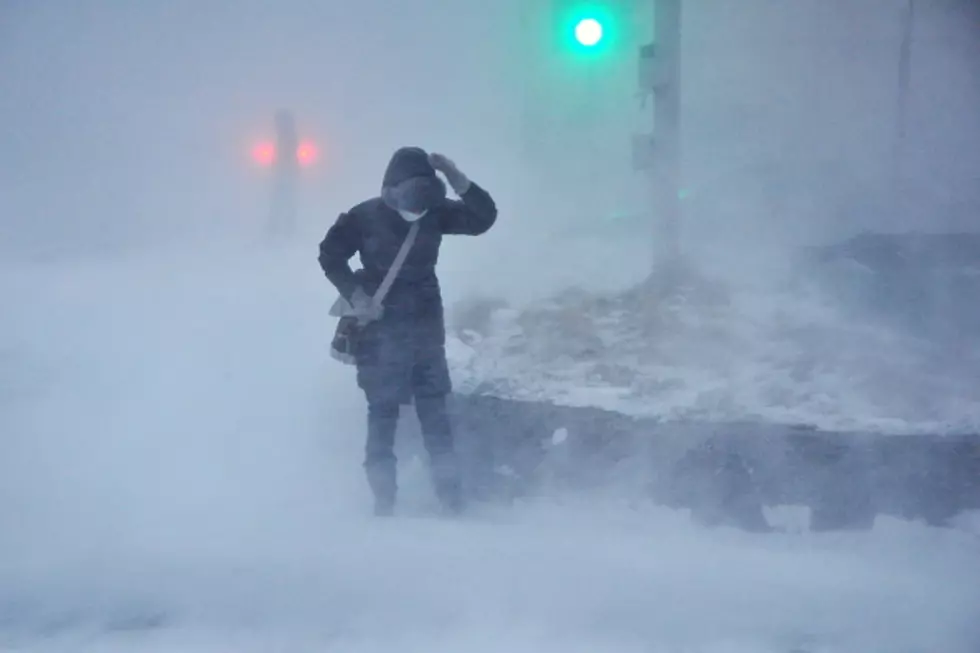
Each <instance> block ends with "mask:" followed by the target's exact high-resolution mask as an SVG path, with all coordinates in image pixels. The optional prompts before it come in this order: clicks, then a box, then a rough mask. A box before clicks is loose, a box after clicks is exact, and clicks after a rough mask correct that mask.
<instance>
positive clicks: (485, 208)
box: [440, 183, 497, 236]
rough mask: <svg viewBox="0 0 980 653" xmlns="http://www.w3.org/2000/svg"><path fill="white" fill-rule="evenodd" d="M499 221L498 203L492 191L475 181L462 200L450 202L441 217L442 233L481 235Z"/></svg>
mask: <svg viewBox="0 0 980 653" xmlns="http://www.w3.org/2000/svg"><path fill="white" fill-rule="evenodd" d="M496 221H497V205H496V204H495V203H494V201H493V198H492V197H490V193H488V192H487V191H485V190H483V189H482V188H480V187H479V186H477V185H476V184H474V183H470V187H469V189H468V190H467V191H466V192H465V193H463V196H462V200H461V201H460V200H453V201H450V202H449V208H448V209H447V210H446V212H445V213H443V217H442V219H441V221H440V222H441V227H442V233H444V234H456V235H464V236H479V235H480V234H482V233H486V232H487V231H489V229H490V227H492V226H493V225H494V223H495V222H496Z"/></svg>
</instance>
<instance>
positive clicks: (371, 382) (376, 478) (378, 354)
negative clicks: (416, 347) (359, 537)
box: [357, 323, 413, 514]
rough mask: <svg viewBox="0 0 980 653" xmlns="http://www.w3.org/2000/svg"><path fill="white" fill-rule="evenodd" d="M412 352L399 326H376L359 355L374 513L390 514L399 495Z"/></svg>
mask: <svg viewBox="0 0 980 653" xmlns="http://www.w3.org/2000/svg"><path fill="white" fill-rule="evenodd" d="M412 363H413V360H412V352H411V349H408V348H406V345H405V342H404V337H403V334H402V332H401V330H400V329H399V326H398V324H393V323H374V324H372V325H371V326H369V327H368V329H367V330H366V335H365V339H364V341H363V342H362V343H361V351H360V352H359V354H358V364H357V383H358V385H359V386H360V387H361V389H362V390H363V391H364V396H365V398H366V399H367V404H368V420H367V422H368V424H367V427H368V428H367V442H366V444H365V451H364V469H365V471H366V472H367V478H368V483H369V484H370V486H371V491H372V492H373V493H374V499H375V510H376V512H378V513H381V514H387V513H390V512H391V510H392V507H393V506H394V503H395V495H396V494H397V490H398V488H397V482H396V479H397V474H396V471H397V470H396V462H397V461H396V460H395V433H396V431H397V430H398V413H399V405H400V404H402V403H404V401H405V398H406V397H407V396H410V395H409V392H410V390H411V388H410V380H411V371H412Z"/></svg>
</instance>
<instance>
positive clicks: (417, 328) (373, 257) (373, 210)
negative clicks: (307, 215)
mask: <svg viewBox="0 0 980 653" xmlns="http://www.w3.org/2000/svg"><path fill="white" fill-rule="evenodd" d="M413 189H414V190H413ZM406 196H407V199H405V198H406ZM399 200H402V201H405V202H407V204H408V205H410V206H403V205H399ZM399 209H403V210H410V211H413V212H421V211H424V215H423V216H422V217H421V218H420V219H419V221H418V223H419V231H418V235H417V236H416V240H415V244H414V245H413V247H412V249H411V251H410V252H409V253H408V256H407V258H406V259H405V263H404V265H403V267H402V269H401V271H400V272H399V274H398V276H397V278H396V279H395V281H394V283H393V284H392V286H391V289H390V290H389V292H388V295H387V296H386V297H385V300H384V316H383V318H382V319H381V321H380V323H379V324H378V327H379V329H380V331H381V332H382V336H383V334H384V332H385V331H391V332H392V333H394V332H395V331H397V332H398V333H399V334H401V336H400V337H404V336H405V334H406V333H408V335H410V336H411V337H412V339H413V340H415V341H420V340H421V341H424V342H425V343H426V344H430V345H440V346H441V345H443V344H444V343H445V326H444V310H443V303H442V291H441V288H440V285H439V279H438V276H437V274H436V264H437V263H438V261H439V248H440V246H441V244H442V237H443V236H445V235H471V236H476V235H480V234H483V233H485V232H486V231H487V230H489V229H490V228H491V227H492V226H493V225H494V223H495V222H496V219H497V208H496V205H495V203H494V201H493V199H492V198H491V196H490V194H489V193H487V192H486V191H485V190H484V189H483V188H481V187H480V186H479V185H477V184H476V183H470V185H469V188H468V189H467V190H466V191H465V192H464V193H463V195H462V196H461V197H460V199H459V200H453V199H449V198H447V197H446V190H445V184H444V183H443V182H442V180H441V179H439V177H438V176H436V173H435V170H433V169H432V166H431V165H430V164H429V162H428V157H427V154H426V153H425V151H424V150H421V149H420V148H401V149H400V150H398V151H396V152H395V154H394V155H393V156H392V158H391V160H390V162H389V164H388V166H387V169H386V170H385V175H384V179H383V181H382V189H381V196H379V197H375V198H372V199H370V200H367V201H366V202H362V203H360V204H358V205H356V206H354V207H352V208H351V209H349V210H348V211H346V212H344V213H341V214H340V215H339V216H338V218H337V220H336V221H335V222H334V224H333V225H332V226H331V227H330V228H329V229H328V230H327V233H326V236H325V237H324V238H323V240H322V241H321V243H320V254H319V262H320V267H321V268H322V270H323V272H324V274H325V275H326V277H327V279H328V280H329V281H330V282H331V283H332V284H333V285H334V286H335V287H336V288H337V291H338V292H339V293H340V294H341V295H342V296H343V297H344V298H345V299H347V300H348V301H350V299H351V296H352V294H353V293H354V290H355V289H356V288H357V287H358V286H360V287H361V288H362V289H363V290H364V291H365V292H366V293H367V294H368V295H372V296H373V295H374V293H375V292H376V291H377V289H378V286H379V285H380V284H381V281H382V279H384V276H385V274H386V272H387V271H388V268H389V267H390V266H391V263H392V262H393V261H394V259H395V256H396V255H397V254H398V250H399V248H400V247H401V244H402V241H404V239H405V237H406V236H407V235H408V230H409V227H410V224H409V222H408V221H407V220H405V219H404V218H403V217H402V215H401V214H400V213H399ZM355 254H359V255H360V261H361V269H359V270H358V271H357V272H356V273H355V272H354V271H353V269H352V268H351V266H350V259H351V258H353V256H354V255H355ZM405 327H408V330H407V332H406V329H405Z"/></svg>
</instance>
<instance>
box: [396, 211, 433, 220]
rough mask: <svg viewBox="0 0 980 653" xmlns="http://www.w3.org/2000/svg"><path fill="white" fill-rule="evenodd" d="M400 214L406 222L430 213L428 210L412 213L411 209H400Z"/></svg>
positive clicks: (419, 218)
mask: <svg viewBox="0 0 980 653" xmlns="http://www.w3.org/2000/svg"><path fill="white" fill-rule="evenodd" d="M398 213H399V215H401V216H402V219H404V220H405V221H406V222H415V221H417V220H421V219H422V216H423V215H425V214H426V213H428V211H422V212H421V213H412V212H411V211H399V212H398Z"/></svg>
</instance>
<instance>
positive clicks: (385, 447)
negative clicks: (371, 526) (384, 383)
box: [364, 403, 399, 513]
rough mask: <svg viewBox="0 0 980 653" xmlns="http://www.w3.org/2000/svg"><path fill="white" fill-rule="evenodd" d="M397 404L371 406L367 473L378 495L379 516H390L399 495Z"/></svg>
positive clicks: (369, 404) (376, 496)
mask: <svg viewBox="0 0 980 653" xmlns="http://www.w3.org/2000/svg"><path fill="white" fill-rule="evenodd" d="M398 413H399V406H398V404H397V403H368V428H367V442H366V443H365V446H364V470H365V472H366V473H367V479H368V484H369V485H370V486H371V492H372V493H373V494H374V501H375V509H376V511H377V512H382V513H387V512H390V511H391V509H392V508H393V507H394V505H395V495H396V494H397V492H398V483H397V467H396V466H397V459H396V458H395V432H396V431H397V430H398Z"/></svg>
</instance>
